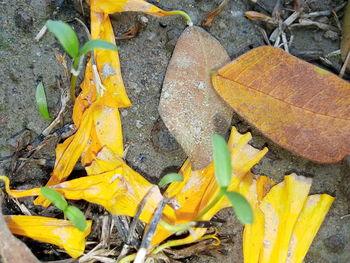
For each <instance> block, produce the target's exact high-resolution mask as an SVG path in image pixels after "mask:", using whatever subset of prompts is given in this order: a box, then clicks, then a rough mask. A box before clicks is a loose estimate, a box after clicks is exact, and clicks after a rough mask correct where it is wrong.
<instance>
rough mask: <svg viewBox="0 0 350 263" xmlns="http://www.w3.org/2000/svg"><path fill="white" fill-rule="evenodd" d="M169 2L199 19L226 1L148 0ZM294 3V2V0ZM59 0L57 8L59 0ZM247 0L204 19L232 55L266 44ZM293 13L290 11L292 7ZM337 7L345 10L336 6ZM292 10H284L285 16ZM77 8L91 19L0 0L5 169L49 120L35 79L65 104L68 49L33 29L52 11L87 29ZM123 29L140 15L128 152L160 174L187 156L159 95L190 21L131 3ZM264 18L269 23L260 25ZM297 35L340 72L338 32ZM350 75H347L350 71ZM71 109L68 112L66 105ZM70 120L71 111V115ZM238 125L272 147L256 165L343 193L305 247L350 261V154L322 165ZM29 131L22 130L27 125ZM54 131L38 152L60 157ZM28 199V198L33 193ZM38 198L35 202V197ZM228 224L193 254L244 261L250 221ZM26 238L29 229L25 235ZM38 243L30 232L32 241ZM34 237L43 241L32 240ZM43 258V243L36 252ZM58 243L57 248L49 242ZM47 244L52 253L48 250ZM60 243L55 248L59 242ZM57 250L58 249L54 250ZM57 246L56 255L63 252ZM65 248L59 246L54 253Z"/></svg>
mask: <svg viewBox="0 0 350 263" xmlns="http://www.w3.org/2000/svg"><path fill="white" fill-rule="evenodd" d="M150 2H153V3H155V4H157V5H159V6H160V7H163V8H165V9H179V8H180V9H182V10H185V11H187V12H188V13H189V14H190V16H191V17H192V18H193V21H194V24H196V25H200V23H201V20H202V17H203V15H204V14H205V13H206V12H208V11H210V10H212V9H214V8H215V7H216V6H217V5H218V4H219V2H220V1H211V0H210V1H209V0H158V1H150ZM258 2H259V3H260V6H262V7H259V6H255V7H254V8H255V9H256V10H258V11H263V12H265V13H267V12H270V14H271V12H272V10H273V7H274V3H275V1H274V0H265V1H258ZM285 2H290V5H289V7H290V8H291V7H293V3H292V2H293V1H285ZM305 2H306V4H307V8H306V12H311V11H312V12H314V11H319V10H330V9H332V8H334V7H336V6H339V5H340V4H341V3H343V1H342V0H336V1H331V0H323V1H315V0H308V1H305ZM60 4H62V5H61V7H60V8H58V7H57V6H58V5H60ZM252 9H253V5H251V4H250V2H249V1H244V0H231V1H229V4H228V6H227V7H226V8H225V9H224V10H223V12H222V13H221V14H220V15H219V16H218V17H217V19H216V20H214V22H213V23H212V25H211V26H210V27H208V28H205V29H206V30H207V31H208V32H210V33H211V34H212V35H213V36H214V37H216V38H217V39H218V40H219V41H220V42H221V44H222V45H223V46H224V47H225V49H226V50H227V52H228V54H229V56H230V57H231V59H234V58H235V57H237V56H239V55H240V54H243V53H244V52H246V51H248V50H250V49H251V48H253V47H256V46H260V45H263V44H264V41H263V38H262V35H261V32H260V31H259V30H258V29H257V27H256V26H255V25H256V24H253V23H252V22H250V21H249V20H247V19H246V18H244V17H243V12H244V11H246V10H252ZM288 14H290V13H288ZM338 14H339V15H341V14H342V11H340V12H338ZM283 15H284V14H283V13H282V16H283ZM74 17H78V18H80V19H82V20H83V21H84V22H86V23H87V24H89V22H88V21H89V17H88V15H87V14H86V13H85V15H83V14H82V11H81V9H80V5H79V3H78V2H70V1H69V2H65V1H60V0H55V1H54V0H51V1H50V0H26V1H20V0H14V1H0V63H1V66H0V68H1V70H0V94H1V96H0V127H1V129H0V158H1V159H0V160H1V162H0V173H1V174H4V173H6V174H8V172H9V169H10V162H9V161H8V160H9V159H7V158H5V157H6V156H10V155H11V154H13V153H14V152H15V151H16V150H17V149H19V148H20V145H19V142H21V141H22V144H23V145H25V144H26V141H30V138H28V135H27V133H23V132H24V131H29V132H30V133H31V136H32V138H35V137H36V136H37V135H38V134H40V132H41V131H42V130H43V129H44V128H45V127H46V126H47V125H48V124H49V122H48V121H45V120H43V119H42V118H41V117H40V116H39V113H38V111H37V109H36V105H35V96H34V94H35V87H36V85H37V83H38V81H40V80H42V81H43V83H44V85H45V89H46V93H47V97H48V104H49V109H50V113H51V115H52V116H54V115H55V113H57V111H58V110H59V105H58V104H59V101H60V89H59V88H58V87H57V77H59V76H61V77H62V79H64V80H65V76H64V72H63V69H62V67H61V66H60V64H59V63H58V62H57V60H56V58H55V56H54V54H55V53H57V52H59V53H63V52H62V50H61V48H60V47H59V45H58V43H57V42H56V40H55V39H54V38H53V36H52V35H50V34H46V35H45V36H44V37H43V38H42V39H41V41H39V42H36V41H35V40H34V37H35V35H36V34H37V32H39V30H40V28H41V27H42V26H43V25H44V23H45V21H46V20H47V19H49V18H51V19H52V18H54V19H61V20H65V21H69V22H71V24H72V25H73V26H74V27H75V29H76V30H77V31H78V33H79V36H80V37H81V39H83V38H84V35H83V30H82V29H81V27H79V26H78V24H77V23H76V22H74V21H73V19H74ZM317 20H318V21H320V22H323V23H326V24H332V25H336V23H335V20H334V17H333V16H332V15H330V16H323V17H318V18H317ZM112 21H113V26H114V29H115V32H116V35H120V34H122V33H124V32H126V31H128V30H129V29H131V28H132V27H133V26H134V25H135V24H137V23H139V21H141V23H142V27H141V29H140V31H139V35H138V36H137V37H136V38H134V39H131V40H124V41H119V42H118V43H117V44H118V46H119V47H120V56H121V68H122V74H123V78H124V81H125V86H126V88H127V92H128V95H129V97H130V99H131V101H132V103H133V106H132V107H130V108H126V109H122V110H121V115H122V121H123V134H124V136H125V143H126V147H128V151H127V155H126V160H127V162H128V164H129V165H131V166H132V167H133V168H134V169H136V170H137V171H138V172H140V173H142V174H143V175H144V176H145V177H147V178H148V179H150V180H151V181H152V182H156V181H157V180H158V178H159V177H160V176H162V175H164V174H165V173H167V172H173V171H177V170H178V168H179V167H180V166H181V164H182V163H183V161H184V160H185V158H186V156H185V154H184V153H183V151H182V150H181V147H180V146H179V145H178V144H177V143H176V141H175V140H174V139H173V138H172V136H171V134H170V133H169V132H168V131H167V130H166V128H165V126H164V125H163V123H162V121H161V120H160V118H159V114H158V103H159V97H160V91H161V87H162V81H163V78H164V75H165V71H166V68H167V64H168V62H169V59H170V57H171V54H172V51H173V49H174V46H175V44H176V41H177V39H178V37H179V36H180V34H181V32H182V31H183V29H184V28H185V26H186V22H185V21H184V19H182V18H181V17H166V18H162V19H159V18H154V17H151V16H148V15H143V14H135V13H124V14H115V15H113V16H112ZM261 26H262V27H263V28H265V27H266V26H264V25H261ZM291 33H292V34H293V35H294V41H293V44H292V48H291V53H292V54H295V55H297V56H299V57H301V58H303V59H305V60H308V61H310V62H312V63H315V64H317V65H320V66H322V67H324V68H325V69H327V70H330V71H333V72H336V73H338V72H339V69H340V67H341V62H340V59H339V56H336V57H332V58H330V61H331V63H332V64H331V65H328V64H325V63H324V62H322V61H321V60H320V59H319V56H325V55H326V54H328V53H330V52H332V51H335V50H338V49H339V46H340V35H339V34H338V33H334V32H328V31H324V30H320V29H317V28H314V27H312V28H297V29H295V30H293V31H292V32H291ZM346 77H347V78H348V76H346ZM67 116H69V114H68V115H67ZM66 121H67V122H69V117H67V118H66ZM233 125H235V126H236V127H238V129H239V130H240V131H241V132H246V131H251V132H252V134H253V137H254V139H253V141H252V145H253V146H255V147H257V148H261V147H263V146H264V145H267V146H268V147H269V149H270V150H269V152H268V154H267V155H266V157H265V158H264V159H263V160H262V161H261V162H260V163H259V164H258V165H256V166H255V167H254V169H253V172H254V173H256V174H265V175H268V176H271V177H272V178H273V179H274V180H276V181H278V182H279V181H281V180H282V178H283V176H284V175H285V174H289V173H291V172H296V173H297V174H303V175H306V176H309V177H312V178H313V185H312V190H311V192H312V193H329V194H332V195H334V196H336V199H335V202H334V204H333V205H332V208H331V210H330V212H329V214H328V216H327V218H326V220H325V221H324V223H323V225H322V227H321V229H320V231H319V232H318V234H317V237H316V238H315V240H314V242H313V244H312V246H311V248H310V250H309V252H308V254H307V256H306V259H305V262H306V263H313V262H324V263H346V262H349V261H350V217H344V218H342V216H344V215H347V214H349V213H350V207H349V201H350V188H349V185H350V164H349V162H348V164H346V162H344V163H340V164H332V165H323V164H316V163H313V162H310V161H308V160H306V159H303V158H299V157H297V156H295V155H293V154H292V153H289V152H287V151H285V150H283V149H281V148H280V147H279V146H277V145H275V144H274V143H272V142H271V141H270V140H268V139H267V138H265V137H264V136H262V135H261V134H260V133H259V132H257V131H256V130H255V129H254V128H252V127H251V126H250V125H248V124H247V123H246V122H244V120H242V119H241V118H240V117H238V116H237V115H235V116H234V118H233ZM23 134H24V135H23ZM55 143H56V141H53V142H52V143H51V144H49V145H48V146H47V147H45V149H44V151H41V152H40V153H39V155H38V156H36V157H45V158H47V159H51V160H53V158H54V146H55ZM50 169H51V168H50V167H42V166H37V165H35V164H30V165H28V166H26V167H25V169H22V170H21V171H20V172H19V173H17V174H14V175H12V178H11V179H12V183H13V186H20V187H21V188H29V187H33V186H39V185H41V184H43V183H45V182H46V181H47V178H48V176H49V172H50ZM27 203H30V202H29V201H28V202H26V204H27ZM5 205H7V206H5V207H4V208H3V212H4V213H19V211H18V209H17V208H16V207H15V206H14V204H13V202H7V203H5ZM29 208H31V207H29ZM217 217H218V218H220V219H224V220H225V221H227V222H226V224H224V226H223V227H222V228H221V229H220V234H221V235H223V236H225V237H226V239H225V240H226V241H225V242H224V243H223V244H222V246H221V247H220V249H219V250H213V251H208V253H206V254H207V255H204V254H203V255H196V256H193V257H191V258H190V259H189V261H187V262H200V263H204V262H217V261H218V260H219V261H221V262H243V259H242V253H241V249H242V248H241V237H242V227H241V226H240V225H239V224H238V222H237V221H236V219H235V217H234V216H233V214H232V212H231V211H230V210H225V211H222V212H220V213H219V214H218V215H217ZM26 242H28V239H26ZM29 243H30V242H29ZM34 244H36V243H34ZM35 253H36V255H37V256H38V257H39V258H40V259H42V258H44V256H43V254H44V253H42V252H40V253H39V252H35ZM49 253H51V252H49ZM49 253H48V254H49ZM55 253H57V252H55ZM55 253H54V254H55ZM57 255H58V256H57ZM60 255H62V254H56V258H57V257H58V258H59V257H60Z"/></svg>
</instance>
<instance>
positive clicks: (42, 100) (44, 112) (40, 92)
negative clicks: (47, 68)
mask: <svg viewBox="0 0 350 263" xmlns="http://www.w3.org/2000/svg"><path fill="white" fill-rule="evenodd" d="M35 100H36V105H37V107H38V110H39V113H40V115H41V117H43V118H44V119H45V120H48V121H50V120H52V118H51V117H50V114H49V110H48V108H47V101H46V95H45V90H44V85H43V83H42V82H40V83H39V84H38V86H36V91H35Z"/></svg>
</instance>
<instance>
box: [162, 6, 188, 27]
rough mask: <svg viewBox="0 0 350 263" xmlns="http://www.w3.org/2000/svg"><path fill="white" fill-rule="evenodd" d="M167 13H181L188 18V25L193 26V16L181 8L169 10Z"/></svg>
mask: <svg viewBox="0 0 350 263" xmlns="http://www.w3.org/2000/svg"><path fill="white" fill-rule="evenodd" d="M167 14H168V15H181V16H183V17H185V18H186V21H187V25H189V26H193V22H192V19H191V17H190V16H189V15H188V14H187V13H186V12H184V11H181V10H174V11H167Z"/></svg>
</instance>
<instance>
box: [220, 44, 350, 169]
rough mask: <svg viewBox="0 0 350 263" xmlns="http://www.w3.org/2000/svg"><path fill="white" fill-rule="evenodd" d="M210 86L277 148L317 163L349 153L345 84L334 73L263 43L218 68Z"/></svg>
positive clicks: (349, 96)
mask: <svg viewBox="0 0 350 263" xmlns="http://www.w3.org/2000/svg"><path fill="white" fill-rule="evenodd" d="M213 85H214V87H215V89H216V90H217V92H218V93H219V94H220V95H221V96H222V97H223V98H224V99H225V100H226V101H227V102H228V103H229V104H230V105H231V106H232V107H233V108H234V110H235V111H236V112H237V113H238V114H240V115H241V116H242V117H243V118H245V119H246V120H247V121H248V122H250V123H251V124H253V125H254V126H255V127H256V128H258V129H259V130H260V131H261V132H262V133H264V134H265V135H266V136H267V137H269V138H270V139H272V140H273V141H274V142H276V143H277V144H279V145H281V146H282V147H284V148H286V149H288V150H291V151H293V152H295V153H297V154H299V155H301V156H303V157H305V158H308V159H310V160H313V161H316V162H321V163H334V162H338V161H340V160H342V159H343V158H344V156H345V155H348V154H350V86H349V83H347V82H346V81H344V80H342V79H340V78H339V77H337V76H335V75H334V74H332V73H330V72H328V71H325V70H323V69H321V68H318V67H316V66H314V65H311V64H309V63H306V62H304V61H302V60H300V59H297V58H296V57H293V56H291V55H289V54H288V53H286V52H284V51H282V50H281V49H277V48H273V47H268V46H265V47H259V48H256V49H253V50H252V51H250V52H248V53H246V54H244V55H243V56H241V57H239V58H238V59H236V60H234V61H232V62H231V63H229V64H228V65H226V66H224V67H223V68H221V69H220V70H219V71H218V72H217V73H216V74H215V75H214V76H213Z"/></svg>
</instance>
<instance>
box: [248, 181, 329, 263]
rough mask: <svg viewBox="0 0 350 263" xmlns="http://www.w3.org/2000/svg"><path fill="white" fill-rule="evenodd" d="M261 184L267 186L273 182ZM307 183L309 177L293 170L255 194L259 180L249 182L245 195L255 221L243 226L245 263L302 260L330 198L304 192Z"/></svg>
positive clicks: (309, 184) (300, 262) (292, 262)
mask: <svg viewBox="0 0 350 263" xmlns="http://www.w3.org/2000/svg"><path fill="white" fill-rule="evenodd" d="M259 184H260V186H259ZM263 185H264V187H266V186H267V189H269V188H271V186H272V185H273V182H265V183H263ZM310 186H311V179H307V178H305V177H303V176H297V175H295V174H292V175H289V176H286V177H285V179H284V181H283V182H282V183H279V184H277V185H275V186H273V187H272V188H271V190H270V191H268V193H266V191H265V193H263V194H258V192H259V191H260V192H261V189H262V188H263V187H262V186H261V183H259V180H257V182H256V183H255V184H252V185H251V188H250V193H249V194H248V199H249V201H250V203H251V204H252V206H253V209H254V216H255V220H256V221H255V222H254V224H253V225H251V226H246V227H245V229H244V234H243V255H244V262H245V263H265V262H266V263H278V262H290V263H302V262H303V259H304V257H305V255H306V253H307V251H308V249H309V247H310V245H311V243H312V240H313V239H314V237H315V236H316V234H317V231H318V229H319V228H320V226H321V223H322V222H323V220H324V218H325V216H326V214H327V212H328V210H329V208H330V206H331V204H332V202H333V200H334V197H332V196H329V195H326V194H322V195H311V196H308V194H309V190H310ZM259 189H260V190H259Z"/></svg>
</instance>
